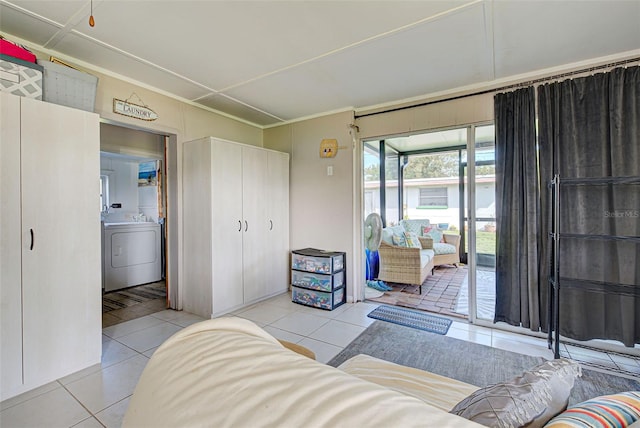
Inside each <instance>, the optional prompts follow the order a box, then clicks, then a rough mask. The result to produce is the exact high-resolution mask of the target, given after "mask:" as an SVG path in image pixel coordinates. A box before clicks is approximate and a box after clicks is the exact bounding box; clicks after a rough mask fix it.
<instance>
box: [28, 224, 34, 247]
mask: <svg viewBox="0 0 640 428" xmlns="http://www.w3.org/2000/svg"><path fill="white" fill-rule="evenodd" d="M29 233H31V245H30V246H29V250H30V251H33V244H34V243H35V240H34V234H33V229H29Z"/></svg>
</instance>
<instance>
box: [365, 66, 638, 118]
mask: <svg viewBox="0 0 640 428" xmlns="http://www.w3.org/2000/svg"><path fill="white" fill-rule="evenodd" d="M632 62H640V57H635V58H630V59H625V60H621V61H617V62H612V63H609V64H602V65H598V66H595V67H589V68H583V69H581V70H575V71H569V72H566V73H562V74H555V75H553V76H548V77H541V78H539V79H534V80H529V81H526V82H521V83H514V84H512V85H507V86H501V87H498V88H494V89H486V90H484V91H479V92H473V93H470V94H465V95H457V96H455V97H449V98H443V99H441V100H435V101H426V102H423V103H419V104H412V105H409V106H402V107H395V108H390V109H386V110H381V111H376V112H373V113H365V114H359V115H358V114H356V115H355V116H354V118H355V119H359V118H361V117H367V116H375V115H377V114H383V113H392V112H395V111H400V110H407V109H411V108H416V107H424V106H428V105H431V104H438V103H442V102H445V101H454V100H459V99H462V98H467V97H475V96H476V95H484V94H490V93H492V92H501V91H506V90H509V89H515V88H521V87H524V86H530V85H535V84H536V83H542V82H548V81H551V80H558V79H562V78H564V77H570V76H575V75H576V74H583V73H591V72H593V71H598V70H602V69H605V68H611V67H618V66H620V65H625V64H629V63H632Z"/></svg>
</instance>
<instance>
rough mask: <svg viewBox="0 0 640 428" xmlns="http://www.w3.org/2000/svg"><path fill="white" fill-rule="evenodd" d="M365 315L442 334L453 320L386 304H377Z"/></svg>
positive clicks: (447, 329) (445, 332)
mask: <svg viewBox="0 0 640 428" xmlns="http://www.w3.org/2000/svg"><path fill="white" fill-rule="evenodd" d="M367 316H368V317H369V318H373V319H377V320H381V321H387V322H391V323H394V324H399V325H403V326H406V327H412V328H417V329H418V330H424V331H429V332H431V333H437V334H443V335H444V334H447V332H448V331H449V327H451V323H452V322H453V321H451V320H450V319H448V318H443V317H437V316H435V315H430V314H427V313H424V312H417V311H411V310H409V309H403V308H396V307H394V306H386V305H381V306H378V307H377V308H376V309H374V310H373V311H371V312H369V314H368V315H367Z"/></svg>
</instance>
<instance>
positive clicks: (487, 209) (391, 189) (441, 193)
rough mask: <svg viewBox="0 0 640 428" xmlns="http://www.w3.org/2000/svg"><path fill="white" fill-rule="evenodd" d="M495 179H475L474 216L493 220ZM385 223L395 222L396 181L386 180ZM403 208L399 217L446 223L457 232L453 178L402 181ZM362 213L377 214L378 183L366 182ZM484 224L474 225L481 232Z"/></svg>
mask: <svg viewBox="0 0 640 428" xmlns="http://www.w3.org/2000/svg"><path fill="white" fill-rule="evenodd" d="M495 181H496V179H495V176H493V175H492V176H482V177H477V178H476V207H477V216H478V217H491V218H495V203H494V201H495ZM386 189H387V222H388V223H389V224H391V223H397V219H398V218H400V217H399V215H398V214H399V213H398V211H399V210H398V203H397V201H398V182H397V180H389V181H387V186H386ZM404 191H405V195H404V207H403V210H402V218H409V219H429V220H430V221H431V223H434V224H435V223H438V224H446V225H447V227H446V228H447V229H448V228H454V229H458V230H459V229H460V183H459V180H458V178H457V177H443V178H423V179H408V180H404ZM364 204H365V205H364V212H365V214H369V213H372V212H377V213H380V184H379V183H378V182H375V181H373V182H371V181H370V182H366V183H365V189H364ZM486 224H487V222H477V224H476V226H477V228H478V229H482V228H483V227H484V226H485V225H486Z"/></svg>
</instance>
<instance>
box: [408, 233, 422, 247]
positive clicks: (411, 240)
mask: <svg viewBox="0 0 640 428" xmlns="http://www.w3.org/2000/svg"><path fill="white" fill-rule="evenodd" d="M404 240H405V242H406V243H407V247H411V248H422V244H420V240H419V239H418V235H417V234H416V233H413V232H405V233H404Z"/></svg>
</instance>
